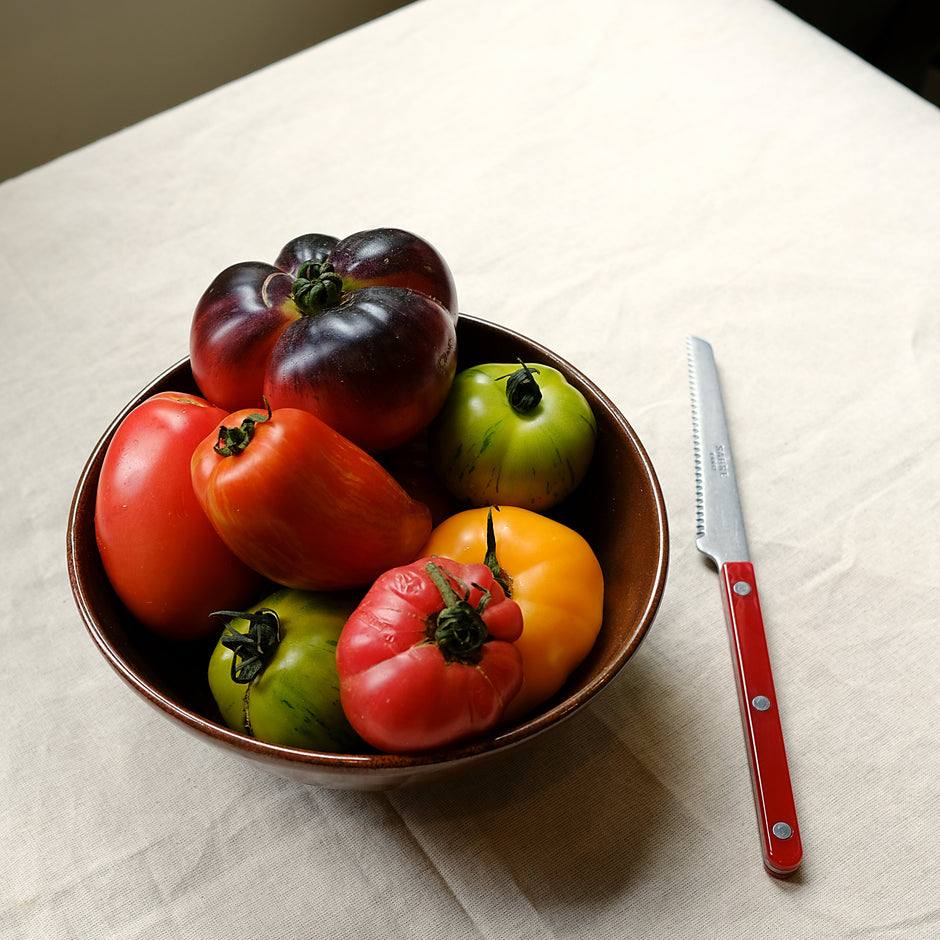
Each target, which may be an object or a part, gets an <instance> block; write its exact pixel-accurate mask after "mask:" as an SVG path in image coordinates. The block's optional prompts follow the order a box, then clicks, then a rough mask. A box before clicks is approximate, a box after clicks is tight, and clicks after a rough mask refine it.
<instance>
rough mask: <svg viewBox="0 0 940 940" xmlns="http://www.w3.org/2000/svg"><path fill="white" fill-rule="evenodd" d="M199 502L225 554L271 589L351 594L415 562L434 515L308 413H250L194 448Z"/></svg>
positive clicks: (232, 419)
mask: <svg viewBox="0 0 940 940" xmlns="http://www.w3.org/2000/svg"><path fill="white" fill-rule="evenodd" d="M192 482H193V488H194V490H195V492H196V498H197V499H198V500H199V504H200V505H201V506H202V508H203V510H204V511H205V513H206V515H207V516H208V517H209V520H210V521H211V522H212V525H213V526H214V527H215V529H216V531H217V532H218V533H219V535H220V536H221V538H222V541H224V542H225V544H226V545H228V546H229V548H230V549H231V550H232V551H233V552H234V553H235V554H236V555H238V557H239V558H241V559H242V560H243V561H244V562H245V563H246V564H248V565H250V566H251V567H252V568H254V569H255V570H256V571H259V572H261V573H262V574H263V575H265V576H266V577H268V578H270V579H271V580H272V581H276V582H277V583H278V584H282V585H285V586H287V587H295V588H304V589H308V590H333V589H340V588H350V587H355V586H358V585H364V584H367V583H369V582H371V581H372V580H373V579H374V578H376V577H377V576H378V575H379V574H381V573H382V572H383V571H386V570H387V569H388V568H391V567H393V566H395V565H399V564H402V563H403V562H405V561H407V560H409V559H411V558H414V556H415V552H416V550H417V549H418V548H419V547H420V546H421V544H422V543H423V542H424V540H425V539H426V538H427V536H428V533H429V532H430V530H431V513H430V510H429V509H428V507H427V506H425V505H424V504H423V503H421V502H418V501H417V500H415V499H412V498H411V497H410V496H409V495H408V494H407V493H406V492H405V491H404V490H403V489H402V488H401V486H400V485H399V484H398V483H397V482H396V481H395V479H394V478H393V477H392V476H391V475H390V474H389V473H388V472H387V471H386V470H385V469H384V468H383V467H382V466H381V465H380V464H379V463H378V462H377V461H376V460H375V459H374V458H373V457H371V456H370V455H369V454H367V453H366V452H365V451H364V450H362V449H361V448H359V447H357V446H356V445H355V444H353V443H351V442H350V441H348V440H346V438H345V437H343V436H342V435H341V434H338V433H337V432H336V431H334V430H333V429H332V428H330V427H327V425H326V424H324V423H323V422H322V421H321V420H320V419H319V418H317V417H316V416H315V415H313V414H311V413H310V412H309V411H301V410H300V409H297V408H281V409H279V410H277V411H273V412H272V411H270V410H269V411H268V412H267V413H266V414H262V413H260V412H252V411H251V410H250V409H246V410H242V411H239V412H236V413H235V414H232V415H230V416H229V417H227V418H226V419H225V420H224V421H223V422H222V426H221V427H220V428H218V429H217V430H216V431H215V432H214V433H212V434H210V435H208V436H207V437H206V438H205V439H204V440H203V441H202V442H201V443H200V444H199V445H198V446H197V447H196V449H195V452H194V453H193V459H192Z"/></svg>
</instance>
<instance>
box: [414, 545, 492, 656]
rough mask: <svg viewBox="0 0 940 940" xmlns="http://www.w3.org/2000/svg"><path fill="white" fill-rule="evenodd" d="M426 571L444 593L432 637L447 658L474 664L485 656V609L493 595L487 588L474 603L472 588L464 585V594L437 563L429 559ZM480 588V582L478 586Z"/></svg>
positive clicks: (432, 624)
mask: <svg viewBox="0 0 940 940" xmlns="http://www.w3.org/2000/svg"><path fill="white" fill-rule="evenodd" d="M424 570H425V571H426V572H427V573H428V577H430V579H431V580H432V581H433V582H434V586H435V587H436V588H437V589H438V590H439V591H440V592H441V597H442V598H443V600H444V607H443V608H442V609H441V610H439V611H438V612H437V613H436V614H434V615H433V616H432V617H431V619H430V621H429V624H428V638H429V639H432V640H433V642H434V643H436V644H437V646H438V648H439V649H440V651H441V653H442V654H443V655H444V661H445V662H448V663H453V662H458V663H465V664H467V665H473V664H476V663H478V662H479V661H480V659H481V657H482V656H483V644H484V643H485V642H486V641H487V640H488V639H489V636H490V634H489V631H488V630H487V629H486V621H484V619H483V612H484V611H485V610H486V608H487V605H488V604H489V602H490V600H491V598H492V594H490V592H489V591H487V590H486V589H485V588H481V590H482V591H483V594H482V596H481V597H480V600H479V602H478V603H477V606H476V607H474V606H473V604H471V603H470V601H469V597H470V588H468V587H467V586H466V585H461V586H462V587H463V588H464V591H465V594H464V596H463V597H461V596H460V595H459V594H458V593H457V592H456V591H455V590H454V587H453V585H452V584H451V583H450V581H449V580H448V579H447V577H446V576H445V575H444V573H443V572H442V571H441V569H440V568H439V567H438V566H437V565H436V564H435V563H434V562H433V561H429V562H428V563H427V564H426V565H425V566H424ZM474 587H479V585H474Z"/></svg>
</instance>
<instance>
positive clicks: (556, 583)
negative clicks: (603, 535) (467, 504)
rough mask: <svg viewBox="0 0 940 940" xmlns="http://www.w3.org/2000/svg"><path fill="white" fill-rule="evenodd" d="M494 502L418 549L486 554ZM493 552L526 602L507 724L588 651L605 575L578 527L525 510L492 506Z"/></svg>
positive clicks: (474, 556) (444, 526) (466, 560)
mask: <svg viewBox="0 0 940 940" xmlns="http://www.w3.org/2000/svg"><path fill="white" fill-rule="evenodd" d="M489 512H490V508H489V507H486V506H484V507H482V508H480V509H469V510H466V511H465V512H459V513H457V514H456V515H454V516H451V517H450V518H448V519H445V520H444V521H443V522H442V523H441V524H440V525H439V526H437V528H435V529H434V531H433V532H432V533H431V536H430V538H429V540H428V542H427V544H426V545H425V546H424V548H423V549H422V551H421V555H424V556H426V555H443V556H444V557H446V558H452V559H454V561H459V562H460V563H461V564H471V563H479V562H481V561H483V560H484V558H485V556H486V553H487V516H488V514H489ZM492 513H493V530H494V534H495V537H496V557H497V559H498V561H499V567H500V568H501V569H502V571H503V573H504V574H505V575H506V581H507V583H508V590H509V594H510V596H511V597H512V599H513V600H514V601H515V602H516V603H517V604H518V605H519V606H520V607H521V608H522V618H523V628H522V636H521V637H520V638H519V639H518V640H517V641H516V646H517V647H518V648H519V652H520V653H521V654H522V668H523V679H522V688H521V690H520V691H519V693H518V695H516V697H515V698H514V699H513V700H512V701H511V702H510V703H509V706H508V707H507V709H506V711H505V713H504V715H503V724H504V725H507V724H514V723H516V722H517V721H519V720H520V719H521V718H524V717H526V716H527V715H528V714H529V713H530V712H531V711H532V710H533V709H534V708H536V706H538V705H541V704H542V703H543V702H544V701H545V700H546V699H548V698H550V697H551V696H552V695H554V694H555V693H556V692H557V691H558V690H559V689H560V688H561V687H562V685H564V682H565V679H567V678H568V676H569V675H570V674H571V673H572V671H573V670H574V669H575V668H576V667H577V666H578V665H579V664H580V663H581V662H582V661H583V660H584V658H585V657H586V656H587V654H588V653H589V652H590V650H591V647H592V646H593V645H594V641H595V640H596V639H597V634H598V632H599V631H600V628H601V620H602V617H603V606H604V575H603V572H602V571H601V566H600V562H599V561H598V560H597V556H596V555H595V554H594V551H593V550H592V549H591V546H590V545H588V543H587V541H586V540H585V539H584V538H583V537H582V536H581V535H579V534H578V533H577V532H575V531H574V529H570V528H568V527H567V526H564V525H562V524H561V523H559V522H556V521H554V520H553V519H549V518H548V517H547V516H543V515H541V514H539V513H536V512H532V511H531V510H528V509H520V508H517V507H512V506H504V507H501V508H499V509H497V508H496V507H493V509H492Z"/></svg>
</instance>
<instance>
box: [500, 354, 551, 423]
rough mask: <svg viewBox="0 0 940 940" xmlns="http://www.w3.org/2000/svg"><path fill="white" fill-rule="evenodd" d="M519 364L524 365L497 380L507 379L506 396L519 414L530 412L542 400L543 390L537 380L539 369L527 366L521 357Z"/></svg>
mask: <svg viewBox="0 0 940 940" xmlns="http://www.w3.org/2000/svg"><path fill="white" fill-rule="evenodd" d="M519 365H520V366H522V368H521V369H516V371H515V372H509V373H507V374H506V375H501V376H499V378H497V379H496V381H497V382H501V381H502V380H503V379H506V398H507V400H508V401H509V404H510V405H511V406H512V410H513V411H517V412H518V413H519V414H528V413H529V412H530V411H532V409H533V408H535V407H536V405H538V403H539V402H540V401H541V400H542V390H541V389H540V388H539V383H538V382H537V381H536V380H535V376H536V375H538V372H539V370H538V369H533V368H532V367H531V366H527V365H526V364H525V363H524V362H523V361H522V360H521V359H520V360H519Z"/></svg>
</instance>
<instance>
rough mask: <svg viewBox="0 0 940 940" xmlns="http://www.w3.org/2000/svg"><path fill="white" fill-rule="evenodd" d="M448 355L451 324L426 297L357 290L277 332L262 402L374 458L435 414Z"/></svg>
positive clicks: (451, 355) (452, 357)
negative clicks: (307, 415) (295, 413)
mask: <svg viewBox="0 0 940 940" xmlns="http://www.w3.org/2000/svg"><path fill="white" fill-rule="evenodd" d="M404 337H407V339H404V341H403V338H404ZM456 351H457V336H456V331H455V326H454V323H453V322H452V320H451V319H450V317H449V315H448V314H447V311H445V310H444V308H443V307H441V305H440V304H438V303H436V302H435V301H433V300H432V299H431V298H430V297H427V296H425V295H424V294H417V293H415V292H414V291H410V290H405V289H402V288H396V287H384V286H373V287H363V288H361V289H360V290H354V291H351V292H349V293H348V294H344V295H343V299H342V301H341V302H340V303H339V304H338V305H337V306H335V307H325V308H324V309H323V310H321V311H319V312H318V313H316V314H313V315H311V316H306V317H301V318H300V319H299V320H297V321H295V322H294V323H291V324H290V326H288V327H287V329H285V330H284V331H283V332H282V333H281V335H280V339H278V341H277V344H276V345H275V347H274V349H273V351H272V353H271V357H270V359H269V360H268V370H267V374H266V376H265V381H264V394H265V396H266V397H267V399H268V402H269V403H270V405H271V407H272V408H303V409H304V410H306V411H312V412H314V413H315V414H316V415H317V417H318V418H320V420H321V421H323V422H324V423H325V424H328V425H329V426H330V427H331V428H333V429H334V430H336V431H339V433H340V434H342V435H343V436H344V437H347V438H349V440H351V441H354V442H355V443H356V444H358V445H359V446H360V447H361V448H362V449H363V450H366V451H369V452H370V453H375V452H376V451H380V450H386V449H388V448H389V447H394V446H395V445H397V444H401V443H403V442H404V441H406V440H408V439H409V438H410V437H412V436H413V435H414V434H415V433H417V432H418V431H420V430H421V429H422V428H424V427H426V426H427V425H428V424H429V423H430V422H431V420H432V419H433V418H434V416H435V415H436V414H437V413H438V411H440V410H441V407H442V406H443V404H444V400H445V399H446V398H447V394H448V392H449V391H450V387H451V384H452V383H453V381H454V373H455V371H456Z"/></svg>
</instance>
